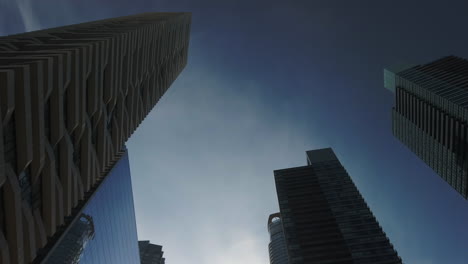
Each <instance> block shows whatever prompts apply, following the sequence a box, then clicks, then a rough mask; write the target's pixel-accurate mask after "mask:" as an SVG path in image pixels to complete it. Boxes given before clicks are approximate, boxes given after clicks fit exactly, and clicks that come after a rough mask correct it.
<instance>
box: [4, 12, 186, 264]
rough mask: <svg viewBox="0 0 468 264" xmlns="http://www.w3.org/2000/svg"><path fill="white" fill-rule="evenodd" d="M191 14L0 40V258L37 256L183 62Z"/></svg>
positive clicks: (125, 19) (158, 15)
mask: <svg viewBox="0 0 468 264" xmlns="http://www.w3.org/2000/svg"><path fill="white" fill-rule="evenodd" d="M190 23H191V15H190V14H189V13H144V14H139V15H133V16H127V17H120V18H113V19H107V20H101V21H96V22H89V23H83V24H78V25H72V26H66V27H59V28H53V29H47V30H41V31H35V32H29V33H24V34H19V35H12V36H6V37H1V38H0V124H1V125H2V126H1V128H2V129H0V263H19V264H22V263H30V262H32V261H33V260H34V259H36V261H37V259H38V258H40V257H41V256H42V255H43V254H45V252H46V251H47V249H48V248H50V247H51V246H52V245H53V244H54V243H55V242H56V240H57V239H59V237H60V234H61V233H62V232H63V231H64V230H65V229H66V227H67V226H68V225H69V224H70V223H71V222H72V221H73V219H75V216H76V215H78V214H79V212H80V210H81V208H82V207H83V205H84V204H85V203H86V201H87V200H88V199H89V197H90V196H91V195H92V194H93V192H94V190H95V189H96V188H97V187H98V186H99V184H100V182H101V181H102V180H103V178H104V177H105V176H106V174H107V172H108V171H109V170H110V169H111V168H112V166H113V164H114V163H115V162H116V161H117V160H118V158H119V157H120V156H121V155H122V153H123V148H124V143H125V141H126V140H127V139H128V138H129V137H130V135H131V134H132V133H133V131H134V130H135V129H136V128H137V127H138V125H139V124H140V123H141V122H142V120H143V119H144V118H145V116H146V115H147V114H148V113H149V111H150V110H151V109H152V108H153V107H154V105H155V104H156V103H157V101H158V100H159V99H160V98H161V96H162V95H163V94H164V92H165V91H166V90H167V89H168V88H169V86H170V85H171V83H172V82H173V81H174V80H175V78H176V77H177V76H178V74H179V73H180V72H181V71H182V69H183V68H184V67H185V65H186V63H187V51H188V43H189V32H190Z"/></svg>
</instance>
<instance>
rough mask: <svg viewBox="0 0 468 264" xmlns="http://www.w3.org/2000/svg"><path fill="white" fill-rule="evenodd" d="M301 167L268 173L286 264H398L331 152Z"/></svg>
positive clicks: (310, 157)
mask: <svg viewBox="0 0 468 264" xmlns="http://www.w3.org/2000/svg"><path fill="white" fill-rule="evenodd" d="M307 162H308V165H307V166H303V167H296V168H289V169H283V170H276V171H275V172H274V174H275V182H276V190H277V194H278V201H279V206H280V213H281V220H282V224H283V230H284V235H285V239H286V244H287V250H288V256H289V263H290V264H314V263H329V264H334V263H336V264H338V263H340V264H341V263H350V264H351V263H353V264H364V263H366V264H367V263H369V264H371V263H372V264H379V263H382V264H383V263H386V264H390V263H392V264H397V263H402V261H401V259H400V257H399V256H398V255H397V253H396V251H395V250H394V248H393V245H392V244H391V243H390V242H389V240H388V238H387V236H386V235H385V233H384V232H383V230H382V228H381V227H380V225H379V223H378V222H377V220H376V219H375V217H374V216H373V214H372V212H371V211H370V209H369V207H368V206H367V204H366V202H365V201H364V199H363V198H362V196H361V194H360V193H359V191H358V190H357V188H356V186H355V185H354V183H353V182H352V180H351V178H350V176H349V175H348V173H347V172H346V170H345V169H344V168H343V166H342V165H341V163H340V162H339V160H338V158H337V157H336V156H335V154H334V152H333V150H332V149H330V148H327V149H319V150H313V151H308V152H307Z"/></svg>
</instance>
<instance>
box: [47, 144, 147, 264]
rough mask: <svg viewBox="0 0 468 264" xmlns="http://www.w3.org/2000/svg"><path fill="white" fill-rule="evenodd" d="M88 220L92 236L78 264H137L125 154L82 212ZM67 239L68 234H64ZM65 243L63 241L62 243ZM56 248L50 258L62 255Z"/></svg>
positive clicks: (133, 217) (136, 244)
mask: <svg viewBox="0 0 468 264" xmlns="http://www.w3.org/2000/svg"><path fill="white" fill-rule="evenodd" d="M83 214H84V215H87V216H89V217H90V218H91V219H92V221H91V222H92V224H93V226H94V236H93V238H92V239H88V240H87V241H86V243H84V244H85V246H84V247H83V251H82V253H80V254H81V256H80V257H79V260H78V262H67V261H66V259H63V260H62V261H60V262H50V261H49V260H50V259H49V260H48V261H47V262H46V263H80V264H95V263H99V264H130V263H140V256H139V250H138V237H137V230H136V221H135V209H134V206H133V193H132V183H131V176H130V167H129V162H128V153H127V152H126V153H125V154H124V155H123V156H122V157H121V159H120V160H119V161H118V162H117V164H116V165H115V166H114V168H113V169H112V170H111V171H110V172H109V175H108V176H107V177H106V179H105V181H104V182H103V183H102V184H101V186H100V187H99V188H98V190H97V191H96V194H95V195H94V197H92V198H91V200H90V201H89V203H88V204H87V205H86V207H85V208H84V210H83ZM67 236H68V233H67ZM64 240H65V239H64ZM64 240H62V241H61V242H60V245H59V246H58V247H57V248H56V250H55V251H54V252H52V254H53V255H60V254H61V255H62V256H63V255H64V254H63V253H60V254H59V253H57V251H66V250H65V249H64V248H65V247H66V246H67V245H64V246H62V245H61V244H62V243H64V242H63V241H64Z"/></svg>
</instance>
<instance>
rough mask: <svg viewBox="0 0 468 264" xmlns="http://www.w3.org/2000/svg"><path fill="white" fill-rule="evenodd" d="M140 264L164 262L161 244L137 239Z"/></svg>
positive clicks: (161, 263)
mask: <svg viewBox="0 0 468 264" xmlns="http://www.w3.org/2000/svg"><path fill="white" fill-rule="evenodd" d="M138 247H139V248H140V259H141V262H140V263H141V264H164V263H166V262H165V261H166V259H165V258H163V254H164V252H163V251H162V246H160V245H155V244H151V243H150V242H149V241H148V240H145V241H138Z"/></svg>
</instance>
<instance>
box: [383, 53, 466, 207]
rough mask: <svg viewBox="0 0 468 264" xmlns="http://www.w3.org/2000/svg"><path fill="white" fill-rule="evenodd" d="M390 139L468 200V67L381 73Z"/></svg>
mask: <svg viewBox="0 0 468 264" xmlns="http://www.w3.org/2000/svg"><path fill="white" fill-rule="evenodd" d="M384 78H385V87H386V88H387V89H389V90H390V91H392V92H393V93H395V101H396V103H395V107H393V110H392V120H393V134H394V135H395V137H397V138H398V139H399V140H400V141H401V142H402V143H403V144H405V145H406V146H407V147H408V148H409V149H410V150H411V151H413V152H414V153H415V154H416V155H417V156H419V157H420V158H421V159H422V160H423V161H424V162H425V163H426V164H427V165H429V167H431V168H432V169H433V170H434V171H435V172H436V173H437V174H439V176H440V177H441V178H442V179H444V180H445V181H446V182H447V183H448V184H450V185H451V186H452V187H453V188H454V189H455V190H456V191H457V192H458V193H460V194H461V195H462V196H463V197H465V199H468V188H467V184H468V156H467V154H468V153H467V151H468V134H467V122H468V61H467V60H464V59H461V58H457V57H454V56H448V57H445V58H442V59H439V60H436V61H434V62H431V63H428V64H425V65H416V66H415V65H403V66H398V67H392V68H389V69H385V70H384Z"/></svg>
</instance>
